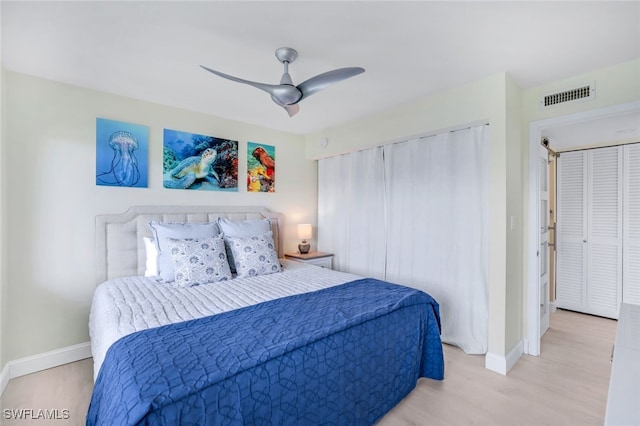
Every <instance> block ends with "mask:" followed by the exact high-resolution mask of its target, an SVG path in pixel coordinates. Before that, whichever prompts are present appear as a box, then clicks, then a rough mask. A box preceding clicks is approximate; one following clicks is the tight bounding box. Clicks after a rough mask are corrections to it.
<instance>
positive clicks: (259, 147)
mask: <svg viewBox="0 0 640 426" xmlns="http://www.w3.org/2000/svg"><path fill="white" fill-rule="evenodd" d="M275 190H276V147H275V146H271V145H265V144H260V143H256V142H248V143H247V191H249V192H275Z"/></svg>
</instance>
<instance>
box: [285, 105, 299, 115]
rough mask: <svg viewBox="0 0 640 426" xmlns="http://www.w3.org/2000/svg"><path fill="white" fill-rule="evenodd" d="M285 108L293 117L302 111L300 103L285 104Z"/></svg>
mask: <svg viewBox="0 0 640 426" xmlns="http://www.w3.org/2000/svg"><path fill="white" fill-rule="evenodd" d="M283 108H284V109H286V110H287V113H289V117H293V116H294V115H296V114H297V113H298V111H300V105H298V104H293V105H284V106H283Z"/></svg>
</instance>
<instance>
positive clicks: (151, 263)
mask: <svg viewBox="0 0 640 426" xmlns="http://www.w3.org/2000/svg"><path fill="white" fill-rule="evenodd" d="M142 241H144V250H145V252H146V254H147V261H146V263H145V271H144V276H145V277H155V276H157V275H158V246H157V245H156V240H155V238H151V237H144V238H143V239H142Z"/></svg>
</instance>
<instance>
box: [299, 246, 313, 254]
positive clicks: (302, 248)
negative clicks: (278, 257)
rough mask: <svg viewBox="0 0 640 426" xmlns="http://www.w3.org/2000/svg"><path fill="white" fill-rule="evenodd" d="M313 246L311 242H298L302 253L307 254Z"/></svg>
mask: <svg viewBox="0 0 640 426" xmlns="http://www.w3.org/2000/svg"><path fill="white" fill-rule="evenodd" d="M310 248H311V244H309V243H305V244H298V251H299V252H300V254H307V253H309V249H310Z"/></svg>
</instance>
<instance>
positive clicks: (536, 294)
mask: <svg viewBox="0 0 640 426" xmlns="http://www.w3.org/2000/svg"><path fill="white" fill-rule="evenodd" d="M633 111H640V101H635V102H629V103H625V104H619V105H612V106H608V107H603V108H597V109H593V110H590V111H585V112H579V113H576V114H569V115H564V116H560V117H553V118H548V119H545V120H539V121H534V122H532V123H531V124H529V198H528V201H529V206H528V209H527V213H528V215H527V217H528V223H527V291H526V294H527V303H526V308H527V309H526V312H527V314H526V315H527V322H526V324H527V326H526V330H525V332H526V335H525V337H526V342H525V343H526V344H525V345H524V352H525V353H526V354H528V355H535V356H537V355H540V290H539V289H540V287H539V278H540V274H539V265H538V260H539V257H538V254H537V253H538V248H539V247H540V233H539V232H538V231H539V230H538V223H539V221H540V207H539V204H538V203H539V201H538V199H539V196H538V192H539V190H540V176H539V170H540V167H538V158H539V155H538V152H539V147H540V140H541V138H542V131H543V130H545V129H550V128H553V127H557V126H561V125H565V124H569V123H576V122H583V121H591V120H595V119H598V118H604V117H607V116H614V115H618V114H623V113H627V112H633Z"/></svg>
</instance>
